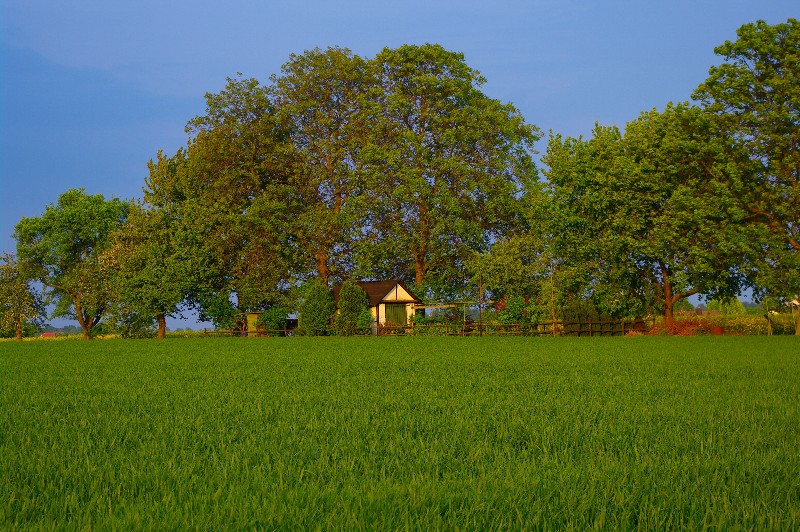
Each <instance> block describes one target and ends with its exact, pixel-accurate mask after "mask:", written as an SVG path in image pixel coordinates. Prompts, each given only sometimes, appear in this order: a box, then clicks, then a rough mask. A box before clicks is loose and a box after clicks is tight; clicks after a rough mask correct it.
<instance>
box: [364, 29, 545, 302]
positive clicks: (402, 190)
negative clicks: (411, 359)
mask: <svg viewBox="0 0 800 532" xmlns="http://www.w3.org/2000/svg"><path fill="white" fill-rule="evenodd" d="M370 68H371V72H372V73H373V77H374V79H375V82H376V83H377V87H376V90H375V92H374V96H373V97H372V98H371V102H372V106H371V107H370V108H368V109H367V112H368V114H369V123H370V124H371V125H370V128H369V132H370V134H371V137H370V140H371V142H370V146H369V149H368V150H365V154H364V155H365V160H366V161H368V169H369V170H370V172H369V175H370V178H371V181H370V186H369V197H368V204H369V207H368V212H369V218H368V221H367V224H366V225H365V233H366V236H367V238H365V239H364V240H363V243H364V246H362V247H361V249H360V257H359V261H360V264H361V265H362V269H363V270H364V271H363V272H359V273H362V274H363V275H364V276H374V277H377V276H383V275H387V274H388V275H391V276H393V277H396V278H400V279H403V280H406V281H411V282H413V283H414V284H415V286H417V287H418V289H425V288H427V289H428V290H429V291H431V292H432V293H437V295H438V296H439V297H441V296H443V295H445V294H449V295H452V294H454V293H457V292H459V291H461V290H463V289H464V288H465V284H466V280H467V279H468V278H469V275H468V273H467V268H466V262H467V261H468V260H469V259H470V257H472V256H473V255H474V253H475V252H476V251H485V250H486V249H487V248H488V246H489V244H490V243H491V241H492V240H493V239H495V238H497V237H499V236H501V235H503V234H505V233H506V232H508V231H509V230H510V229H511V228H513V227H515V226H516V224H517V223H518V222H519V214H520V206H519V201H518V199H519V196H520V194H521V192H522V191H523V190H524V189H525V188H526V187H527V186H528V185H529V184H530V182H532V181H535V180H536V170H535V167H534V164H533V162H532V159H531V153H532V148H531V147H532V143H533V142H534V141H535V140H536V139H537V138H538V137H537V135H538V130H537V129H536V128H535V127H533V126H530V125H527V124H526V123H525V122H524V120H523V119H522V117H521V115H520V114H519V112H518V111H517V110H516V109H515V108H514V107H513V106H511V105H510V104H503V103H501V102H499V101H497V100H493V99H491V98H489V97H487V96H486V95H485V94H484V93H483V92H481V90H480V87H481V85H482V84H483V83H484V79H483V78H482V77H481V76H480V74H479V73H478V72H477V71H475V70H473V69H472V68H470V67H469V66H467V64H466V63H465V62H464V57H463V55H462V54H458V53H454V52H449V51H447V50H445V49H444V48H442V47H441V46H438V45H423V46H402V47H400V48H398V49H394V50H392V49H384V50H383V51H382V52H381V53H380V54H378V56H377V57H376V58H375V59H374V60H373V61H372V62H371V65H370Z"/></svg>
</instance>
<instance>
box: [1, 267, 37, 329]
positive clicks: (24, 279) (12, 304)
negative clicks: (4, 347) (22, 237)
mask: <svg viewBox="0 0 800 532" xmlns="http://www.w3.org/2000/svg"><path fill="white" fill-rule="evenodd" d="M44 313H45V308H44V305H43V304H42V299H41V297H40V296H39V294H38V293H37V292H36V290H35V289H34V288H33V286H32V285H31V281H30V280H29V278H28V276H27V275H26V272H25V271H24V269H23V267H22V266H21V265H20V263H19V262H18V261H17V260H16V259H15V258H14V256H13V255H11V254H9V253H4V254H3V257H2V263H1V264H0V330H2V331H7V332H9V333H11V334H12V335H13V336H14V337H15V338H16V339H17V340H22V337H23V335H24V332H25V329H26V328H30V326H34V327H40V326H41V325H42V318H43V316H44Z"/></svg>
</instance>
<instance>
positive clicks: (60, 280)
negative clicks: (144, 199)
mask: <svg viewBox="0 0 800 532" xmlns="http://www.w3.org/2000/svg"><path fill="white" fill-rule="evenodd" d="M127 211H128V206H127V204H126V203H125V202H122V201H120V200H118V199H116V198H115V199H111V200H106V199H105V198H103V196H102V195H100V194H95V195H88V194H86V192H85V191H84V190H83V189H73V190H69V191H67V192H65V193H64V194H62V195H61V196H59V198H58V203H56V204H55V205H53V204H51V205H48V206H47V207H46V209H45V211H44V213H43V214H42V216H40V217H38V218H23V219H22V220H20V222H19V223H18V224H17V226H16V228H15V229H14V238H15V239H16V241H17V256H18V257H19V260H20V261H21V262H23V263H24V264H25V267H26V268H28V269H30V271H31V275H32V276H34V277H35V278H36V279H38V280H39V281H41V283H42V284H44V285H45V286H46V287H47V288H48V289H49V292H50V295H51V296H52V298H53V299H54V300H55V303H56V307H55V311H54V312H53V317H60V316H68V317H72V318H74V319H76V320H77V321H78V323H79V324H80V326H81V329H83V337H84V339H89V338H90V335H91V332H92V329H93V328H94V327H96V326H97V324H98V323H100V320H101V319H102V318H103V316H104V315H105V313H106V310H107V309H108V305H109V302H110V295H111V285H110V282H109V269H108V268H107V267H106V266H105V265H103V264H102V262H101V260H100V258H101V257H102V254H103V251H104V250H105V248H106V247H107V245H108V236H109V235H110V234H111V233H112V232H113V231H115V230H116V229H117V228H119V227H120V225H121V224H122V223H124V221H125V217H126V215H127Z"/></svg>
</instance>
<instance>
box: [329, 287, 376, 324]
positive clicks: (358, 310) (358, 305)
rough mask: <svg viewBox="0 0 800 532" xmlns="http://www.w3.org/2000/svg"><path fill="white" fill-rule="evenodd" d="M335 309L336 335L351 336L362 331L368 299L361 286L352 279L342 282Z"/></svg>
mask: <svg viewBox="0 0 800 532" xmlns="http://www.w3.org/2000/svg"><path fill="white" fill-rule="evenodd" d="M337 309H338V312H337V314H336V319H335V322H334V325H335V329H336V334H337V335H339V336H353V335H356V334H360V333H363V332H364V321H365V320H364V318H365V316H366V315H368V314H370V312H369V299H368V298H367V293H366V292H364V289H363V288H361V287H360V286H358V285H357V284H356V283H354V282H353V281H345V282H344V283H342V287H341V288H340V290H339V301H338V302H337ZM370 318H371V315H370ZM370 321H371V319H370Z"/></svg>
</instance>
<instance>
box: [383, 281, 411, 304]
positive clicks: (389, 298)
mask: <svg viewBox="0 0 800 532" xmlns="http://www.w3.org/2000/svg"><path fill="white" fill-rule="evenodd" d="M383 301H386V302H389V303H391V302H393V301H400V302H407V303H413V302H414V298H413V297H411V294H409V293H408V292H407V291H406V290H405V289H404V288H403V287H402V286H400V285H399V284H396V285H394V288H392V290H391V291H390V292H389V293H388V294H386V295H385V296H384V298H383Z"/></svg>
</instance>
